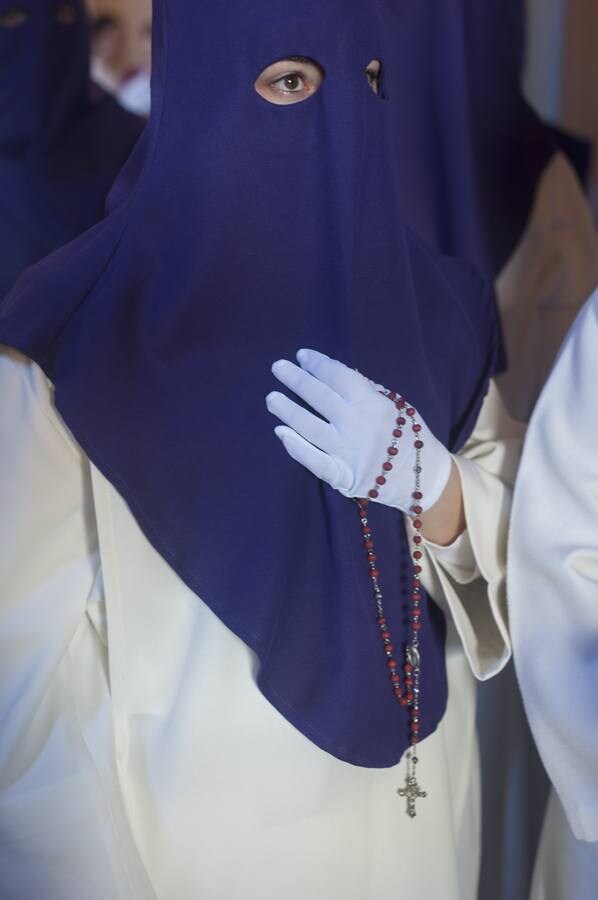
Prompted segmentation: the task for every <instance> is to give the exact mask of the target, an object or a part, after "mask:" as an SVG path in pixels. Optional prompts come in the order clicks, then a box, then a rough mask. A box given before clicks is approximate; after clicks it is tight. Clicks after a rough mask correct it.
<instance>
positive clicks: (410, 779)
mask: <svg viewBox="0 0 598 900" xmlns="http://www.w3.org/2000/svg"><path fill="white" fill-rule="evenodd" d="M384 394H385V395H386V396H387V397H388V399H389V400H391V401H392V402H393V403H394V404H395V407H396V410H397V413H398V415H397V417H396V419H395V427H394V429H393V432H392V439H391V441H390V445H389V446H388V448H387V450H386V454H387V456H386V461H385V462H384V463H383V464H382V471H381V473H380V475H378V477H377V478H376V481H375V484H374V487H372V489H371V490H370V491H369V492H368V497H367V498H365V499H358V500H357V501H356V502H357V509H358V511H359V520H360V522H361V533H362V535H363V542H364V547H365V551H366V554H367V559H368V565H369V570H370V571H369V575H370V578H371V579H372V587H373V590H374V601H375V604H376V612H377V617H376V622H377V624H378V627H379V628H380V637H381V638H382V649H383V651H384V655H385V656H386V664H387V666H388V671H389V677H390V684H391V689H392V691H393V694H394V696H395V697H396V699H397V701H398V702H399V704H400V705H401V706H402V707H404V708H405V709H406V710H407V711H408V713H409V744H410V746H409V750H408V751H407V774H406V777H405V787H403V788H400V789H399V790H398V791H397V793H398V794H399V796H400V797H405V798H406V800H407V808H406V813H407V815H408V816H409V817H410V818H412V819H413V818H415V816H416V814H417V813H416V810H415V803H416V800H418V799H419V798H420V797H425V796H426V791H422V790H421V789H420V786H419V784H418V782H417V774H416V768H417V764H418V762H419V759H418V756H417V744H418V742H419V728H420V672H421V659H420V652H419V633H420V631H421V628H422V622H421V599H422V593H421V591H422V588H421V577H420V576H421V571H422V566H421V563H422V558H423V552H422V550H421V549H420V545H421V543H422V540H423V538H422V534H421V528H422V521H421V519H420V516H421V514H422V512H423V509H422V506H421V501H422V500H423V493H422V491H421V471H422V469H421V451H422V448H423V446H424V442H423V441H422V440H421V437H420V432H421V430H422V426H421V425H420V424H419V423H418V422H417V420H416V415H417V413H416V411H415V409H414V408H413V407H412V406H408V405H407V403H406V401H405V400H404V399H403V398H402V397H400V396H398V395H397V394H396V393H395V392H394V391H384ZM408 425H409V426H410V427H411V432H412V434H413V446H414V447H415V469H414V471H415V485H414V490H413V493H412V494H411V496H412V498H413V505H412V506H411V510H410V512H411V513H412V514H413V516H414V518H413V520H412V523H413V529H414V532H415V534H414V536H413V545H414V549H413V551H412V554H411V555H412V558H413V580H412V582H411V595H410V596H411V608H410V611H409V622H410V630H411V634H410V635H409V638H408V639H407V641H406V643H405V647H404V654H405V655H404V659H403V663H402V666H401V665H400V664H399V661H398V660H397V658H396V655H395V645H394V644H393V642H392V635H391V633H390V631H389V629H388V624H387V620H386V616H385V614H384V605H383V594H382V588H381V587H380V581H379V579H380V572H379V571H378V568H377V561H376V553H375V550H374V541H373V537H372V529H371V527H370V525H369V522H368V515H367V509H368V503H369V502H370V500H375V499H376V498H377V497H378V496H379V494H380V490H381V489H382V488H383V487H384V485H385V484H386V479H387V476H388V474H389V472H391V471H392V468H393V460H394V458H395V457H396V456H397V454H398V452H399V447H398V445H399V441H400V439H401V437H402V436H403V429H404V428H405V427H406V426H408ZM400 668H402V671H403V674H402V675H401V674H399V670H400Z"/></svg>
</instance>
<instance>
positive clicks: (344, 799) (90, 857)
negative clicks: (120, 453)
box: [0, 349, 519, 900]
mask: <svg viewBox="0 0 598 900" xmlns="http://www.w3.org/2000/svg"><path fill="white" fill-rule="evenodd" d="M493 396H494V395H493ZM0 397H1V415H0V448H1V449H0V459H1V464H0V528H1V533H0V642H1V643H0V717H1V720H2V726H1V729H0V896H1V897H2V898H3V900H32V898H40V900H42V898H43V900H81V898H83V897H84V898H85V900H121V898H122V900H198V898H206V900H280V898H284V900H307V898H309V900H334V898H336V897H338V898H343V900H389V898H397V900H399V898H401V900H402V898H404V897H409V898H411V900H436V898H438V900H440V898H442V900H474V898H475V895H476V886H477V875H478V859H479V784H478V760H477V745H476V738H475V721H474V719H475V716H474V712H475V689H474V676H478V677H481V678H486V677H490V676H491V675H492V674H494V673H495V672H496V671H497V670H498V669H500V667H501V666H502V665H504V663H505V662H506V660H507V659H508V657H509V653H510V647H509V642H508V637H507V630H506V621H505V591H504V582H505V572H504V556H505V545H506V528H505V527H503V528H502V530H501V531H500V533H497V532H496V530H493V531H492V533H491V534H490V535H489V534H488V533H487V530H485V529H484V528H483V527H482V524H483V522H484V520H485V517H486V516H487V515H488V510H489V509H491V510H494V511H495V512H496V518H498V519H502V520H504V514H505V511H506V510H508V507H509V504H510V488H509V486H508V483H507V482H508V481H509V480H510V478H511V477H512V474H513V470H514V465H515V463H514V460H515V459H516V457H517V456H518V450H519V435H518V433H516V432H512V433H511V434H510V436H508V437H507V439H506V440H504V441H503V440H497V439H496V435H495V434H494V432H493V431H492V429H491V430H490V431H487V432H486V433H484V434H482V442H481V443H480V440H479V439H477V440H473V441H472V442H471V444H470V447H469V449H468V455H469V456H470V457H476V456H477V459H478V463H479V465H478V463H476V462H473V461H472V459H471V458H470V459H461V460H460V461H459V467H460V471H461V476H462V480H463V484H464V492H465V499H466V506H467V510H468V517H469V525H470V533H469V537H471V545H473V548H472V547H471V546H470V545H469V542H468V535H467V534H466V535H465V536H462V538H461V539H459V541H458V542H457V543H456V545H455V546H454V547H452V548H449V549H448V550H446V551H438V553H436V551H434V549H433V548H432V549H430V550H429V553H430V556H429V564H428V565H427V566H426V567H425V568H426V572H427V585H428V587H429V588H430V590H431V591H432V593H433V595H434V596H435V597H436V598H437V600H438V601H439V602H440V603H441V605H442V606H443V607H444V608H445V610H446V611H447V614H448V618H449V638H448V645H447V654H446V655H447V666H448V674H449V704H448V711H447V713H446V715H445V717H444V718H443V720H442V722H441V723H440V725H439V727H438V730H437V731H436V732H435V733H434V734H433V735H432V736H430V737H429V738H428V739H427V740H425V741H423V742H422V744H421V749H420V753H419V755H420V758H421V762H420V767H419V773H420V780H421V783H422V786H423V787H424V788H425V790H427V792H428V796H427V797H426V798H425V799H421V800H420V801H419V807H418V815H417V818H416V819H415V820H411V819H409V818H408V817H407V816H406V815H405V801H404V800H403V799H401V798H399V797H398V796H397V794H396V791H397V788H398V787H402V785H403V780H404V764H403V765H399V766H397V767H394V768H391V769H383V770H374V769H362V768H357V767H352V766H350V765H347V764H345V763H342V762H339V761H338V760H336V759H334V758H333V757H331V756H329V755H328V754H326V753H324V752H323V751H321V750H319V749H318V748H317V747H315V746H314V745H313V744H311V743H310V742H309V741H308V740H307V739H306V738H304V737H303V735H301V734H300V733H299V732H297V731H296V730H295V729H294V728H293V727H292V726H291V725H290V724H289V723H288V722H287V721H286V720H285V719H284V718H282V717H281V716H280V715H279V714H278V713H277V712H276V711H275V710H274V709H273V708H272V707H271V706H270V705H269V704H268V703H267V701H266V700H265V699H264V698H263V697H262V695H261V694H260V693H259V691H258V690H257V688H256V686H255V682H254V678H253V675H254V670H255V659H254V657H253V655H252V653H251V652H250V651H249V650H248V649H247V647H246V646H245V645H244V644H243V643H242V642H241V641H240V640H238V639H237V638H236V637H235V636H234V635H233V634H232V633H231V632H230V631H228V629H227V628H225V626H224V625H223V624H222V623H221V622H220V621H219V620H218V619H217V617H216V616H215V615H214V614H213V613H212V612H211V611H210V610H209V609H208V608H207V607H206V606H205V605H204V604H203V603H202V602H201V600H200V599H198V598H197V597H196V596H195V595H194V594H192V593H191V592H190V591H189V590H188V589H187V588H186V587H185V585H184V584H183V583H182V582H181V581H180V579H179V578H178V577H177V575H176V574H175V573H174V572H173V571H172V570H171V569H170V568H169V566H168V565H167V564H166V563H165V562H164V561H163V560H162V558H161V557H160V556H159V555H158V554H157V553H156V552H155V550H154V549H153V548H152V547H151V546H150V545H149V543H148V542H147V540H146V539H145V537H144V536H143V535H142V533H141V531H140V529H139V527H138V526H137V524H136V522H135V520H134V518H133V517H132V515H131V513H130V512H129V510H128V508H127V506H126V505H125V503H124V502H123V500H122V499H121V497H120V496H119V495H118V494H117V492H116V491H115V490H114V488H113V487H112V486H111V484H110V483H108V482H107V481H106V480H105V479H104V478H103V477H102V476H101V475H100V474H99V473H98V472H97V470H96V469H95V468H94V467H93V466H91V465H90V464H89V461H88V460H87V458H86V457H85V456H84V455H83V453H82V452H81V450H80V448H79V447H78V445H77V444H76V442H75V441H74V440H73V438H72V436H71V435H70V434H69V433H68V432H67V430H66V429H65V427H64V425H63V423H62V421H61V419H60V417H59V416H58V414H57V412H56V410H55V408H54V406H53V402H52V391H51V386H50V385H49V384H48V382H47V380H46V379H45V377H44V376H43V374H42V373H41V372H40V370H39V369H38V368H37V367H36V366H35V365H33V364H32V363H30V362H29V361H28V360H26V359H24V358H23V357H22V356H20V355H19V354H18V353H15V352H13V351H9V350H6V349H4V350H3V351H2V352H0ZM499 476H500V477H499ZM503 478H504V479H505V480H504V481H503V480H502V479H503ZM480 501H482V504H480ZM469 557H471V559H470V560H469ZM230 564H231V565H234V564H235V561H234V558H231V560H230ZM476 569H477V570H479V571H480V572H482V573H483V576H484V578H485V579H486V581H487V583H488V589H487V591H481V590H480V587H479V583H480V577H479V576H478V577H477V578H476V571H475V570H476ZM249 590H250V587H249V586H248V591H249ZM424 665H425V661H424Z"/></svg>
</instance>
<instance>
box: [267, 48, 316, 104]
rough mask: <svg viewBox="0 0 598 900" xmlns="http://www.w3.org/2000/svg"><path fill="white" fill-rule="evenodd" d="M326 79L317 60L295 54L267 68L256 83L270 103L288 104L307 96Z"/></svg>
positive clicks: (304, 98)
mask: <svg viewBox="0 0 598 900" xmlns="http://www.w3.org/2000/svg"><path fill="white" fill-rule="evenodd" d="M323 81H324V70H323V69H322V68H321V66H319V65H318V63H317V62H314V60H313V59H308V58H307V57H305V56H291V57H288V58H287V59H281V60H280V61H279V62H275V63H273V64H272V65H271V66H268V67H267V68H266V69H264V71H263V72H262V74H261V75H259V76H258V78H257V79H256V82H255V84H254V87H255V90H256V91H257V93H258V94H259V95H260V97H263V98H264V100H268V102H269V103H274V104H276V105H277V106H288V105H290V104H292V103H300V102H301V101H302V100H307V98H308V97H311V96H312V95H313V94H315V93H316V91H318V90H319V88H320V86H321V84H322V82H323Z"/></svg>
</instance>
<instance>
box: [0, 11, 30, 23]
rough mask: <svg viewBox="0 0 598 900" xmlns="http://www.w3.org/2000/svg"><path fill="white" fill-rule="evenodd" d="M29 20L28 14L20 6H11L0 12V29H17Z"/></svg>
mask: <svg viewBox="0 0 598 900" xmlns="http://www.w3.org/2000/svg"><path fill="white" fill-rule="evenodd" d="M28 18H29V13H28V12H27V10H26V9H23V7H22V6H12V7H10V8H9V9H5V10H3V11H2V12H0V27H1V28H18V27H19V25H24V24H25V22H26V21H27V19H28Z"/></svg>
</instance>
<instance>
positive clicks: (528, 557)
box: [509, 292, 598, 841]
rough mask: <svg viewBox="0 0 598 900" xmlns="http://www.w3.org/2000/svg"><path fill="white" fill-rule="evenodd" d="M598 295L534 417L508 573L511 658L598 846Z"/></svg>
mask: <svg viewBox="0 0 598 900" xmlns="http://www.w3.org/2000/svg"><path fill="white" fill-rule="evenodd" d="M597 385H598V292H596V293H594V294H593V295H592V297H591V298H590V300H589V301H588V303H587V304H586V306H585V307H584V309H583V310H582V312H581V313H580V315H579V316H578V318H577V320H576V322H575V323H574V325H573V327H572V329H571V331H570V333H569V335H568V337H567V339H566V341H565V344H564V345H563V349H562V351H561V354H560V356H559V359H558V361H557V364H556V366H555V369H554V371H553V373H552V375H551V377H550V379H549V381H548V383H547V385H546V387H545V389H544V391H543V393H542V395H541V398H540V400H539V402H538V405H537V407H536V410H535V412H534V415H533V417H532V420H531V423H530V427H529V433H528V437H527V442H526V445H525V450H524V454H523V460H522V465H521V469H520V472H519V476H518V480H517V486H516V491H515V501H514V508H513V517H512V526H511V536H510V545H509V547H510V567H509V609H510V621H511V633H512V639H513V647H514V659H515V666H516V670H517V675H518V678H519V683H520V687H521V691H522V694H523V699H524V703H525V707H526V710H527V714H528V717H529V720H530V724H531V727H532V731H533V733H534V737H535V739H536V742H537V745H538V749H539V751H540V755H541V757H542V760H543V762H544V765H545V767H546V769H547V771H548V774H549V775H550V778H551V780H552V782H553V784H554V786H555V788H556V790H557V793H558V794H559V798H560V800H561V803H562V805H563V807H564V809H565V811H566V813H567V816H568V819H569V822H570V825H571V828H572V830H573V832H574V834H575V836H576V837H577V838H579V839H582V840H586V841H598V706H597V704H596V694H597V691H598V403H597V394H596V391H597Z"/></svg>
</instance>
